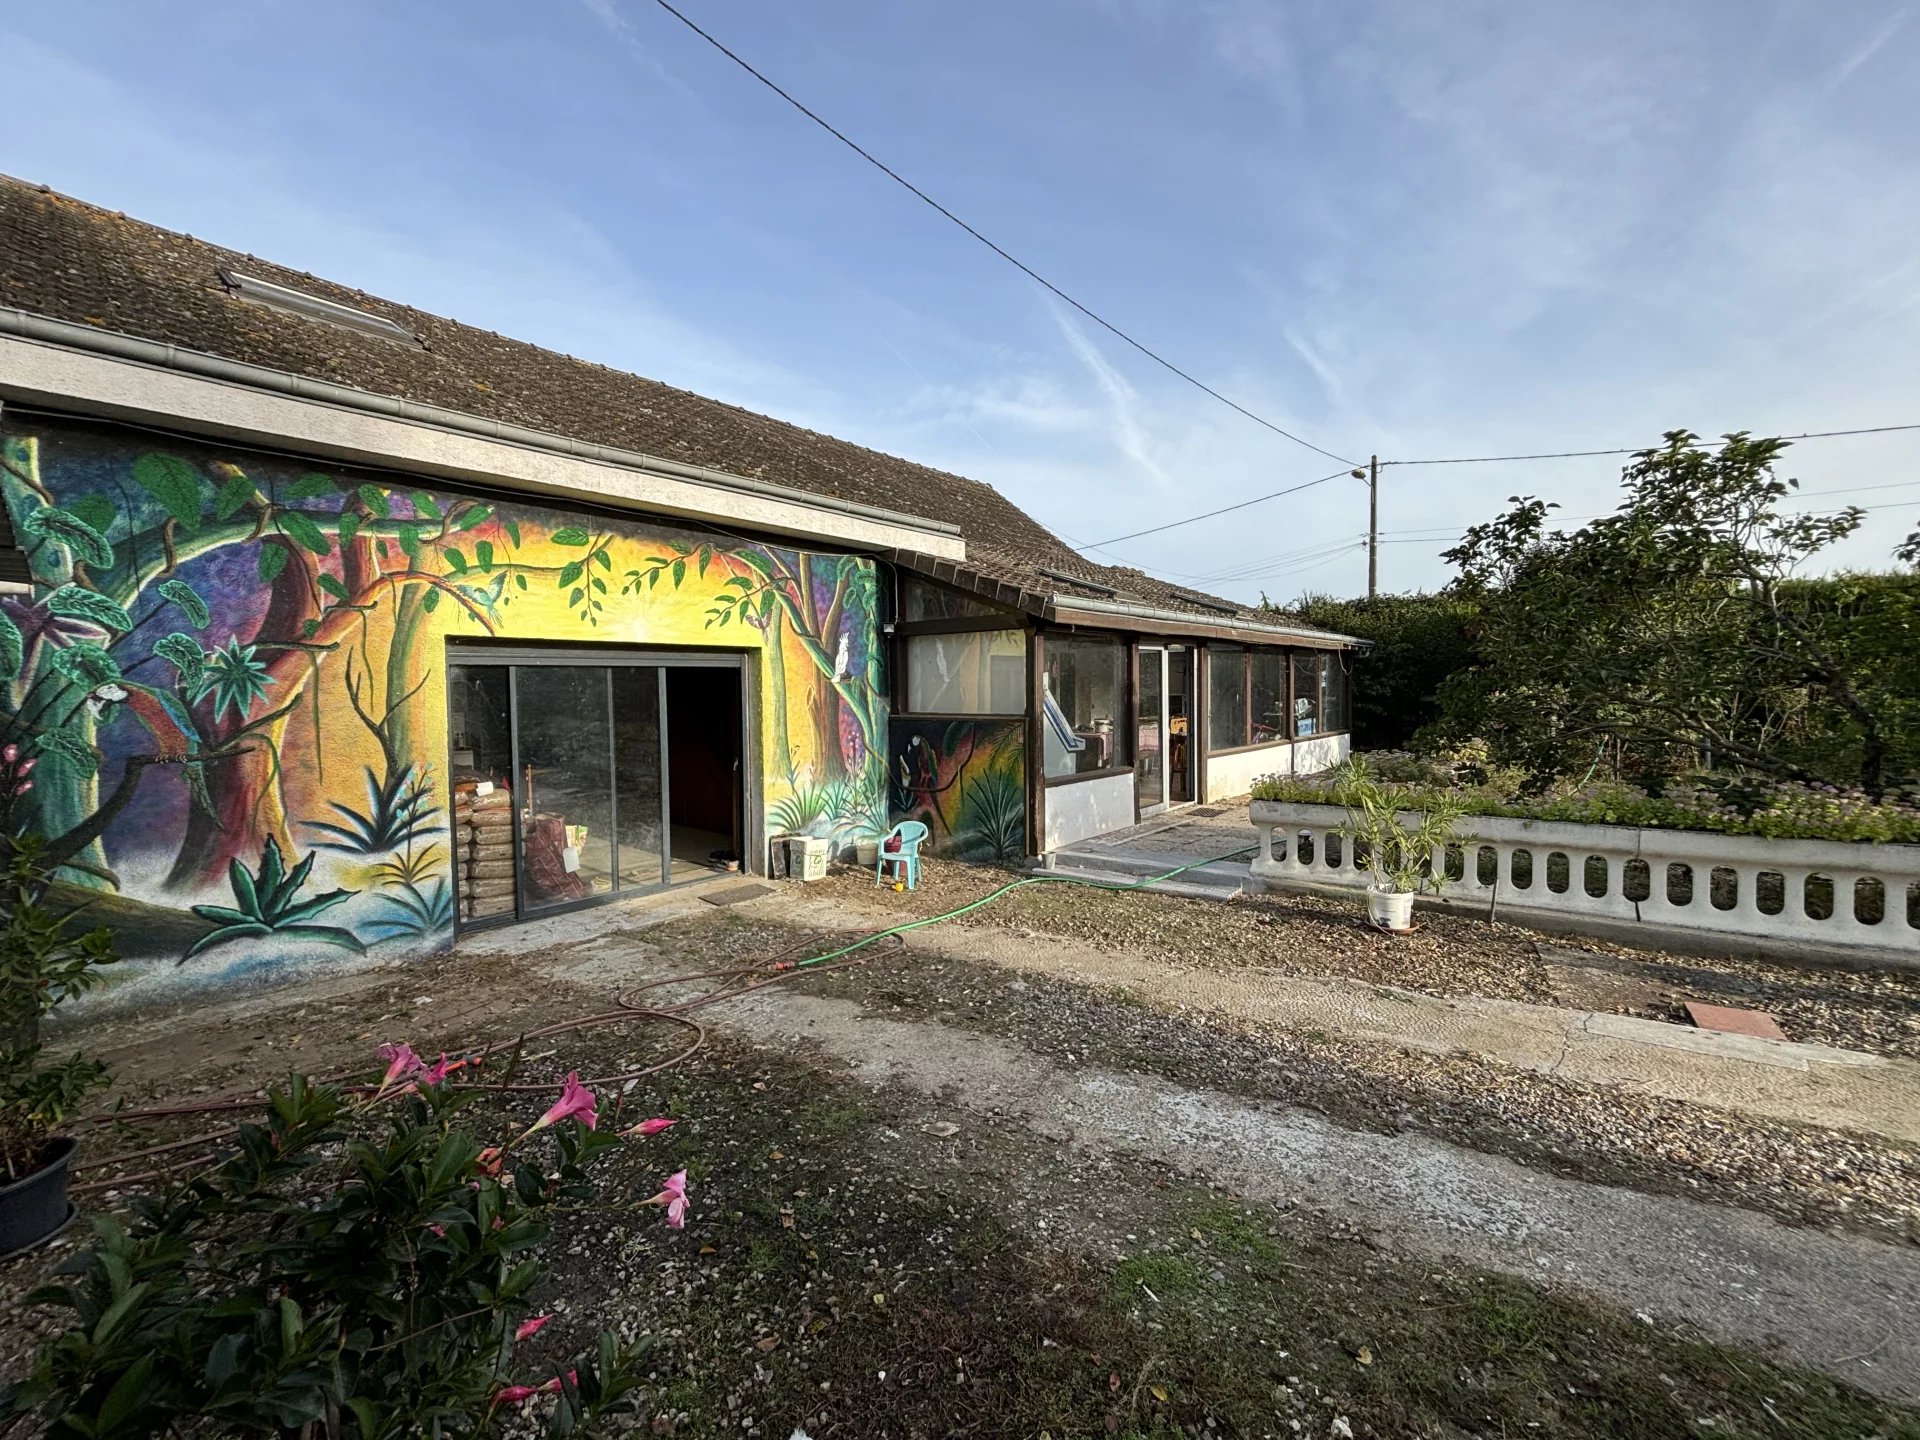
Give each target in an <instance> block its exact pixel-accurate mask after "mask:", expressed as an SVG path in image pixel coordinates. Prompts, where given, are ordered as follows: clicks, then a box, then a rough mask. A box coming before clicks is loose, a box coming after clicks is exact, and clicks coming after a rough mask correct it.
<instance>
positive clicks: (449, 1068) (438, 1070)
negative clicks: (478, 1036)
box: [420, 1050, 460, 1085]
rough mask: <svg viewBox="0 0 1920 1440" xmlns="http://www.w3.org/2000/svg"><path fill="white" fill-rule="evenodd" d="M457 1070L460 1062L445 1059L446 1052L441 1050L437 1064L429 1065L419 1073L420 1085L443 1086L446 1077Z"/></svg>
mask: <svg viewBox="0 0 1920 1440" xmlns="http://www.w3.org/2000/svg"><path fill="white" fill-rule="evenodd" d="M459 1068H460V1062H459V1061H458V1060H449V1059H447V1052H446V1051H444V1050H442V1051H441V1052H440V1059H439V1061H438V1063H436V1064H433V1065H429V1066H428V1067H427V1068H426V1069H424V1070H422V1071H421V1072H420V1083H421V1084H422V1085H444V1084H446V1082H447V1076H449V1075H451V1074H452V1073H453V1072H454V1071H455V1070H458V1069H459Z"/></svg>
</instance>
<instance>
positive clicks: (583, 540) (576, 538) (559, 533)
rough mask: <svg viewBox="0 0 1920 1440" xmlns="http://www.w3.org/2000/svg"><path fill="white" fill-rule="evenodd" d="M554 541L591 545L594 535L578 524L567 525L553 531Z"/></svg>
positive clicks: (555, 542)
mask: <svg viewBox="0 0 1920 1440" xmlns="http://www.w3.org/2000/svg"><path fill="white" fill-rule="evenodd" d="M553 543H554V544H556V545H591V544H592V543H593V536H591V535H589V534H588V533H587V532H586V531H585V530H582V529H581V528H580V527H579V526H578V525H566V526H562V527H561V528H560V529H558V530H556V531H554V532H553Z"/></svg>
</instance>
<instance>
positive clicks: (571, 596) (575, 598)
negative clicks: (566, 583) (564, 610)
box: [567, 585, 587, 605]
mask: <svg viewBox="0 0 1920 1440" xmlns="http://www.w3.org/2000/svg"><path fill="white" fill-rule="evenodd" d="M586 593H587V592H586V591H584V590H582V589H581V588H580V587H579V586H578V585H576V586H574V587H573V589H572V591H571V592H569V593H568V595H567V604H569V605H578V604H579V603H580V597H581V596H583V595H585V594H586Z"/></svg>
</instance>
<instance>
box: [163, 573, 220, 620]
mask: <svg viewBox="0 0 1920 1440" xmlns="http://www.w3.org/2000/svg"><path fill="white" fill-rule="evenodd" d="M159 590H160V593H161V594H162V595H164V596H165V597H166V598H167V599H169V600H171V601H172V602H173V603H174V604H175V605H177V606H178V607H179V608H180V613H181V614H182V615H184V616H186V617H187V623H188V624H190V625H192V626H193V628H194V629H196V630H204V629H206V628H207V625H208V624H209V623H210V622H211V621H212V619H213V616H212V615H211V614H209V613H208V611H207V602H206V601H204V600H202V599H201V598H200V592H199V591H198V590H196V589H194V588H193V587H192V586H191V585H189V584H187V582H186V581H184V580H181V579H178V578H176V579H173V580H163V581H161V582H160V586H159Z"/></svg>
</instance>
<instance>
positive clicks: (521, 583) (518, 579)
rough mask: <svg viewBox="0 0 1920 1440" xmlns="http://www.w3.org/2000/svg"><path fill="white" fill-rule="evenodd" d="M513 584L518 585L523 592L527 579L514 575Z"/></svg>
mask: <svg viewBox="0 0 1920 1440" xmlns="http://www.w3.org/2000/svg"><path fill="white" fill-rule="evenodd" d="M513 583H514V584H516V585H518V586H519V587H520V588H521V589H522V590H524V589H526V588H527V577H526V576H524V575H515V576H514V577H513Z"/></svg>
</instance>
